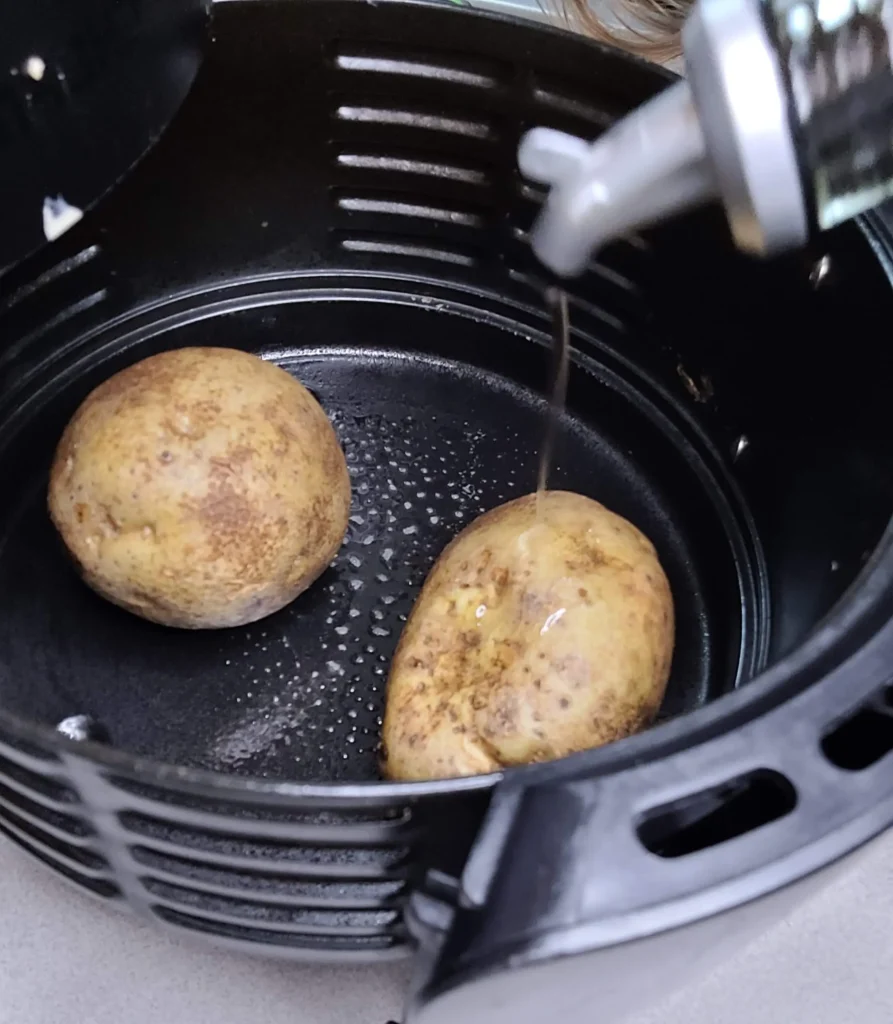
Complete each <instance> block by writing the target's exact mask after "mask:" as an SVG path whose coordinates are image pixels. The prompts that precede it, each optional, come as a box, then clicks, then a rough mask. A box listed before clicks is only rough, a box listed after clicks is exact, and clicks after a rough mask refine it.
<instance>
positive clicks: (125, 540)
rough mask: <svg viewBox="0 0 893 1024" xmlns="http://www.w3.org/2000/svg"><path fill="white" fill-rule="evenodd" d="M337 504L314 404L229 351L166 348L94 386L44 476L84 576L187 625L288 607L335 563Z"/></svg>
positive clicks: (329, 437) (337, 477) (215, 623)
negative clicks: (48, 476) (48, 481)
mask: <svg viewBox="0 0 893 1024" xmlns="http://www.w3.org/2000/svg"><path fill="white" fill-rule="evenodd" d="M349 508H350V479H349V477H348V473H347V464H346V462H345V460H344V453H343V452H342V451H341V447H340V445H339V444H338V439H337V437H336V436H335V431H334V430H333V429H332V425H331V424H330V423H329V420H328V418H327V416H326V414H325V413H324V412H323V410H322V408H321V407H320V405H319V403H318V402H317V401H316V399H315V398H314V397H313V396H312V395H311V394H310V392H309V391H308V390H307V389H306V388H305V387H303V386H302V385H301V384H300V383H299V382H298V381H297V380H295V379H294V377H292V376H291V375H290V374H288V373H286V372H285V371H284V370H282V369H280V368H279V367H278V366H275V365H274V364H272V363H267V362H264V361H263V360H262V359H258V358H257V357H256V356H253V355H248V354H247V353H245V352H239V351H236V350H233V349H222V348H183V349H178V350H176V351H172V352H164V353H162V354H160V355H156V356H151V357H150V358H148V359H145V360H143V361H142V362H140V363H137V364H136V365H134V366H131V367H129V368H128V369H126V370H122V371H121V372H120V373H118V374H116V375H115V376H114V377H112V378H110V379H109V380H107V381H106V382H105V383H104V384H101V385H100V386H99V387H98V388H96V390H95V391H93V392H92V394H90V395H89V396H88V397H87V399H86V400H85V401H84V403H83V405H81V407H80V408H79V409H78V411H77V412H76V413H75V415H74V418H73V419H72V420H71V422H70V423H69V424H68V426H67V428H66V429H65V432H64V434H63V435H62V439H61V441H60V442H59V447H58V449H57V450H56V457H55V460H54V462H53V467H52V470H51V472H50V486H49V509H50V515H51V516H52V519H53V522H54V523H55V525H56V528H57V529H58V531H59V533H60V534H61V535H62V538H63V540H64V541H65V544H66V545H67V547H68V549H69V551H70V552H71V554H72V555H73V556H74V558H75V560H76V561H77V563H78V565H79V566H80V569H81V572H82V574H83V576H84V579H85V580H86V581H87V583H88V584H89V585H90V586H91V587H93V589H94V590H96V591H98V593H100V594H102V595H103V597H106V598H108V600H109V601H112V602H114V603H115V604H117V605H120V606H121V607H122V608H127V609H128V610H129V611H131V612H134V613H135V614H137V615H141V616H142V617H143V618H146V619H151V620H152V621H153V622H159V623H162V624H164V625H168V626H180V627H183V628H186V629H212V628H217V627H222V626H238V625H242V624H244V623H246V622H254V621H256V620H257V619H261V618H263V617H264V616H266V615H270V614H271V613H272V612H275V611H277V610H278V609H279V608H282V607H283V606H284V605H286V604H288V603H289V601H292V600H293V599H294V598H295V597H297V595H298V594H300V593H301V592H302V591H303V590H306V588H307V587H308V586H310V584H311V583H312V582H313V581H314V580H315V579H316V578H317V576H319V574H320V573H321V572H322V571H323V570H324V569H325V568H326V566H327V565H328V564H329V563H330V562H331V560H332V559H333V558H334V556H335V553H336V552H337V550H338V548H339V547H340V545H341V542H342V540H343V538H344V534H345V531H346V529H347V517H348V514H349Z"/></svg>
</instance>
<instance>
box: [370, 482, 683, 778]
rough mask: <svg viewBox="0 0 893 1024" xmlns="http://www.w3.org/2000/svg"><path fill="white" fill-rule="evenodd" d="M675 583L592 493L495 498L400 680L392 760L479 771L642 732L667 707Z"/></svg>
mask: <svg viewBox="0 0 893 1024" xmlns="http://www.w3.org/2000/svg"><path fill="white" fill-rule="evenodd" d="M673 639H674V620H673V599H672V595H671V593H670V586H669V583H668V582H667V578H666V576H665V575H664V572H663V569H662V568H661V565H660V563H659V562H658V559H657V555H656V554H655V551H654V547H653V546H652V544H651V542H650V541H649V540H648V539H647V538H646V537H645V536H643V534H642V533H640V532H639V531H638V530H637V529H636V528H635V527H634V526H633V525H632V524H630V523H628V522H627V521H626V520H625V519H622V518H621V517H620V516H617V515H615V514H614V513H613V512H609V511H608V510H607V509H606V508H605V507H604V506H602V505H600V504H598V502H596V501H592V500H591V499H589V498H584V497H583V496H582V495H579V494H570V493H567V492H563V491H547V492H545V493H544V494H542V495H540V498H539V503H538V499H537V495H535V494H531V495H528V496H527V497H524V498H518V499H517V500H515V501H510V502H509V503H508V504H506V505H502V506H500V507H499V508H495V509H493V510H492V511H490V512H488V513H486V514H485V515H482V516H481V517H480V518H478V519H476V520H475V521H474V522H473V523H471V524H470V525H469V526H468V527H467V528H466V529H465V530H463V532H462V533H460V534H459V536H458V537H456V538H455V540H453V541H452V543H451V544H450V545H449V546H448V547H447V548H446V550H445V551H444V552H443V554H442V555H441V556H440V558H439V559H438V561H437V563H436V564H435V566H434V568H433V569H432V571H431V574H430V575H429V577H428V579H427V581H426V583H425V586H424V587H423V589H422V592H421V594H420V595H419V598H418V601H417V602H416V605H415V608H414V609H413V612H412V615H411V616H410V618H409V621H408V622H407V624H406V627H405V629H404V631H403V636H402V637H401V639H400V644H399V647H398V648H397V653H396V654H395V656H394V660H393V662H392V664H391V673H390V678H389V680H388V692H387V708H386V712H385V720H384V733H383V739H384V748H385V758H384V763H383V770H384V773H385V775H386V776H388V777H389V778H392V779H407V780H421V779H433V778H448V777H452V776H458V775H476V774H480V773H483V772H491V771H498V770H500V769H501V768H504V767H508V766H510V765H521V764H528V763H531V762H538V761H548V760H552V759H553V758H558V757H564V756H565V755H567V754H571V753H574V752H575V751H579V750H585V749H587V748H590V747H597V746H600V745H601V744H603V743H609V742H611V741H612V740H616V739H620V738H621V737H623V736H628V735H629V734H630V733H633V732H635V731H636V730H638V729H642V728H643V727H644V726H646V725H648V724H649V723H650V722H651V720H652V719H653V717H654V715H655V714H656V713H657V710H658V708H659V706H660V703H661V700H662V698H663V695H664V690H665V688H666V685H667V678H668V676H669V673H670V662H671V659H672V655H673Z"/></svg>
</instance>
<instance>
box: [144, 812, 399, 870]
mask: <svg viewBox="0 0 893 1024" xmlns="http://www.w3.org/2000/svg"><path fill="white" fill-rule="evenodd" d="M134 817H135V816H131V818H130V819H129V821H128V824H129V825H130V827H131V828H134V827H135V826H136V825H137V822H136V821H135V820H134ZM138 824H139V835H140V837H141V842H140V845H139V846H138V847H137V848H136V849H135V850H134V851H133V854H134V856H135V857H137V859H139V855H140V853H141V852H142V851H143V850H148V851H155V852H157V853H162V854H170V855H173V856H175V857H176V856H179V855H181V854H184V853H185V854H187V855H189V856H190V857H192V858H194V859H195V860H196V861H199V862H200V863H203V864H207V865H209V866H220V867H231V868H236V869H237V870H238V869H242V870H247V871H270V872H275V873H280V874H288V875H292V876H295V877H300V878H307V877H323V878H344V879H348V878H363V879H378V878H394V877H398V876H400V875H401V874H402V872H403V871H404V870H405V864H406V861H407V857H408V853H409V851H408V849H407V848H406V847H402V846H399V847H367V846H340V845H338V846H333V845H328V844H327V845H320V846H316V845H311V844H309V843H308V844H306V845H298V844H295V843H292V842H281V841H280V842H276V841H273V840H270V839H267V838H266V837H264V836H256V837H247V836H246V837H242V836H237V835H226V834H225V833H220V832H211V831H206V830H205V829H197V828H187V827H185V826H176V825H171V824H168V823H166V822H162V821H157V820H152V819H149V818H145V819H143V820H142V821H140V822H139V823H138Z"/></svg>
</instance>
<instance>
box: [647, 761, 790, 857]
mask: <svg viewBox="0 0 893 1024" xmlns="http://www.w3.org/2000/svg"><path fill="white" fill-rule="evenodd" d="M796 805H797V793H796V790H795V789H794V787H793V786H792V785H791V783H790V782H789V781H788V780H787V779H786V778H785V777H784V776H783V775H781V774H779V773H778V772H775V771H770V770H768V769H761V770H759V771H755V772H752V773H750V774H748V775H742V776H740V777H739V778H737V779H733V780H731V781H730V782H726V783H724V784H723V785H721V786H716V787H714V788H712V789H707V790H704V791H702V792H700V793H696V794H694V795H692V796H688V797H685V798H684V799H682V800H677V801H675V802H674V803H672V804H665V805H664V806H663V807H659V808H656V809H655V810H653V811H649V812H648V814H647V815H646V816H645V817H644V818H643V820H642V821H641V823H640V824H639V827H638V829H637V832H638V836H639V840H640V841H641V843H642V845H643V846H644V847H645V849H646V850H648V851H649V852H650V853H653V854H655V855H656V856H658V857H667V858H673V857H685V856H687V855H688V854H690V853H697V852H698V851H699V850H706V849H709V848H710V847H712V846H718V845H719V844H720V843H725V842H728V841H729V840H730V839H736V838H737V837H738V836H743V835H745V834H746V833H748V832H752V831H754V829H758V828H761V827H762V826H763V825H768V824H770V822H773V821H778V820H779V819H780V818H783V817H785V815H787V814H790V813H791V811H793V809H794V807H795V806H796Z"/></svg>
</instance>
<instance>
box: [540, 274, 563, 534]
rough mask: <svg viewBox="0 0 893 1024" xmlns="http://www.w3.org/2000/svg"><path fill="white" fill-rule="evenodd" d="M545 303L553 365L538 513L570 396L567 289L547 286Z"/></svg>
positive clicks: (542, 447)
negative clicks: (559, 426) (550, 321)
mask: <svg viewBox="0 0 893 1024" xmlns="http://www.w3.org/2000/svg"><path fill="white" fill-rule="evenodd" d="M546 305H547V306H548V307H549V310H550V311H551V314H552V369H551V380H550V385H549V408H548V409H547V411H546V424H545V430H544V431H543V442H542V445H541V447H540V464H539V474H538V476H537V484H536V501H537V514H539V510H540V500H541V495H542V494H543V493H544V492H545V491H546V490H547V488H548V485H549V473H550V471H551V469H552V459H553V457H554V454H555V439H556V437H557V435H558V422H559V420H560V418H561V414H562V412H563V411H564V403H565V401H566V399H567V378H568V371H569V369H570V321H569V317H568V309H567V293H566V292H565V291H564V289H563V288H555V287H550V288H547V289H546Z"/></svg>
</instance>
